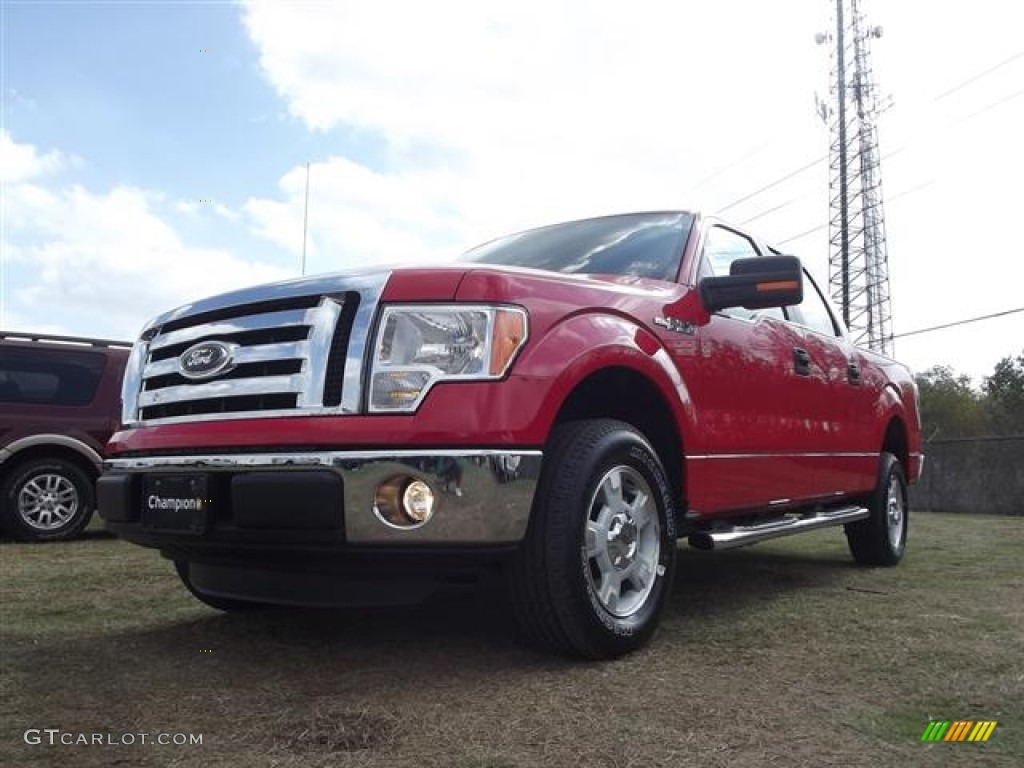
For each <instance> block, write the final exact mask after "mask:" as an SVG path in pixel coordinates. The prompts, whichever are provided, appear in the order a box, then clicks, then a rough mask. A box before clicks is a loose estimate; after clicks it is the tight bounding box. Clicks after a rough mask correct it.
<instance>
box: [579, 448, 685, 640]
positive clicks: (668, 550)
mask: <svg viewBox="0 0 1024 768" xmlns="http://www.w3.org/2000/svg"><path fill="white" fill-rule="evenodd" d="M589 464H590V466H589V468H588V471H587V473H586V481H585V482H584V483H582V484H581V487H580V489H579V491H578V492H577V494H576V504H574V511H575V514H576V519H575V526H574V528H573V535H572V536H570V537H569V540H568V542H567V550H568V551H567V552H566V553H565V554H566V557H567V559H569V561H570V564H569V565H570V567H571V568H572V569H573V570H574V573H573V577H574V579H575V580H576V582H577V584H578V588H577V589H575V590H574V592H575V593H576V594H577V595H578V598H577V600H576V601H575V603H576V604H575V607H576V610H577V613H578V617H579V619H580V620H581V621H582V622H583V623H584V625H585V626H588V627H589V628H590V629H591V630H592V631H593V632H594V633H595V634H596V635H597V636H599V637H603V638H604V644H605V645H608V646H610V647H611V648H610V649H611V650H612V652H618V650H620V649H619V648H618V647H617V646H622V648H621V650H629V649H631V648H633V647H635V646H636V645H638V644H642V643H643V642H644V641H645V640H646V639H647V637H648V636H649V635H650V634H651V633H653V632H654V629H655V628H656V626H657V623H658V618H659V616H660V614H661V612H662V610H663V609H664V606H665V602H666V596H667V593H668V591H669V587H670V585H671V583H672V578H673V575H674V565H675V557H674V554H675V546H676V530H675V525H676V520H675V514H674V508H673V504H672V500H671V499H672V496H671V493H670V490H669V486H668V481H667V479H666V477H665V471H664V469H663V468H662V466H661V463H660V462H659V461H658V459H657V458H656V455H655V453H654V450H653V449H652V448H651V446H650V445H649V444H648V443H647V442H646V440H644V439H643V438H642V437H641V436H640V435H639V434H637V433H635V432H633V431H628V430H625V429H623V430H618V431H615V432H612V433H610V434H608V435H607V436H605V438H604V439H603V440H601V442H600V443H599V444H598V446H597V447H596V448H595V450H593V452H592V455H591V457H590V462H589ZM620 465H625V466H628V467H631V468H632V469H635V470H636V471H637V472H639V473H640V475H641V476H642V477H643V478H644V480H645V481H646V482H647V484H648V486H649V487H650V489H651V491H652V493H653V494H654V496H655V505H656V507H657V509H658V525H659V530H660V547H659V552H658V566H657V568H656V571H655V581H654V585H653V587H652V588H651V592H650V594H649V595H648V596H647V600H646V602H645V603H644V605H643V607H642V608H641V609H640V610H639V611H637V612H636V613H634V614H632V615H630V616H627V617H617V616H613V615H612V614H611V613H609V612H608V611H607V610H606V609H605V608H604V606H603V605H601V601H600V599H599V598H598V595H597V593H596V591H595V589H594V587H593V585H592V583H591V580H590V579H589V578H588V573H587V569H588V567H589V566H588V561H587V558H586V557H585V555H584V529H585V526H586V519H587V513H588V512H589V504H590V500H591V498H592V496H593V495H594V492H595V490H596V488H597V484H598V483H599V482H600V481H601V479H602V478H603V477H604V475H605V474H606V473H607V472H608V470H610V469H612V468H613V467H615V466H620Z"/></svg>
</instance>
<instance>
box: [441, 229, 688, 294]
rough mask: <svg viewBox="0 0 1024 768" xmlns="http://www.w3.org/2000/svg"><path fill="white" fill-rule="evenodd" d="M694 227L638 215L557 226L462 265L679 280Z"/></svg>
mask: <svg viewBox="0 0 1024 768" xmlns="http://www.w3.org/2000/svg"><path fill="white" fill-rule="evenodd" d="M692 222H693V217H692V216H690V214H688V213H636V214H627V215H623V216H605V217H602V218H599V219H586V220H584V221H572V222H569V223H567V224H554V225H552V226H550V227H541V228H540V229H531V230H529V231H528V232H521V233H519V234H517V235H509V236H507V237H502V238H499V239H497V240H492V241H491V242H489V243H485V244H484V245H481V246H478V247H476V248H474V249H473V250H471V251H469V252H467V253H465V254H463V256H462V258H461V259H460V261H472V262H479V263H483V264H504V265H507V266H515V267H532V268H533V269H546V270H548V271H550V272H571V273H575V274H584V275H598V274H600V275H632V276H634V277H647V278H653V279H655V280H675V279H676V275H677V274H678V273H679V262H680V259H682V256H683V246H684V245H685V244H686V238H687V237H688V236H689V234H690V226H691V224H692Z"/></svg>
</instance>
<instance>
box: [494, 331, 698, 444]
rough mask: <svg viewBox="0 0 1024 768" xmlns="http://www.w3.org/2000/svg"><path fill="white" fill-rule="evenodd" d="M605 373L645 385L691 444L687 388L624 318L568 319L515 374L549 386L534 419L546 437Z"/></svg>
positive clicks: (653, 343) (662, 352)
mask: <svg viewBox="0 0 1024 768" xmlns="http://www.w3.org/2000/svg"><path fill="white" fill-rule="evenodd" d="M607 368H627V369H630V370H632V371H635V372H636V373H639V374H641V375H643V376H645V377H646V378H647V379H648V380H650V381H651V382H652V383H653V384H654V385H655V386H656V387H657V388H658V390H659V391H660V392H661V394H662V396H663V397H664V398H665V401H666V402H667V403H668V404H669V407H670V408H671V410H672V413H673V416H674V417H675V421H676V428H677V430H678V432H679V434H680V436H681V438H682V441H683V444H684V445H688V444H691V441H692V440H693V439H694V437H695V431H696V418H695V414H694V408H693V402H692V400H691V398H690V393H689V390H688V389H687V387H686V383H685V382H684V381H683V377H682V376H681V375H680V373H679V369H678V368H676V366H675V363H674V362H673V361H672V358H671V356H670V355H669V353H668V351H667V350H666V349H665V347H664V346H663V345H662V344H661V342H660V340H659V339H658V338H657V337H656V336H655V335H654V334H653V333H651V332H650V331H648V330H647V329H646V328H644V327H642V326H640V325H639V324H637V323H635V322H633V321H632V320H630V319H628V318H625V317H622V316H618V315H611V314H604V313H594V312H590V313H582V314H577V315H573V316H572V317H570V318H568V319H566V320H563V321H562V322H560V323H558V324H556V325H555V326H553V327H552V328H551V329H549V330H548V332H547V333H545V334H544V336H543V338H541V339H540V340H539V341H538V342H537V343H535V344H532V345H530V347H529V348H528V349H527V350H525V351H524V354H523V355H522V357H520V359H519V360H518V361H517V363H516V366H515V371H514V374H515V375H516V376H521V377H526V378H536V379H545V380H549V381H550V382H551V383H550V386H549V388H548V397H547V398H546V402H545V404H544V408H543V410H542V413H541V414H539V416H540V420H541V422H542V423H543V427H544V431H545V433H546V432H548V431H550V429H551V426H552V425H553V423H554V420H555V418H556V417H557V415H558V412H559V410H560V409H561V407H562V405H563V404H564V403H565V401H566V398H568V397H569V395H570V394H571V393H572V391H573V390H574V389H575V388H576V386H577V385H578V384H579V383H580V382H581V381H583V380H584V379H586V378H587V377H588V376H590V375H591V374H593V373H596V372H598V371H600V370H603V369H607Z"/></svg>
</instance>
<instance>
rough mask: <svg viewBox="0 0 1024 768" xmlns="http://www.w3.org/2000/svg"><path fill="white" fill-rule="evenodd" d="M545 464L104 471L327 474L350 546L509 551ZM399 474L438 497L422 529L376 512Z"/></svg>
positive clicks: (247, 465)
mask: <svg viewBox="0 0 1024 768" xmlns="http://www.w3.org/2000/svg"><path fill="white" fill-rule="evenodd" d="M541 460H542V453H541V452H540V451H528V450H524V451H501V450H462V449H455V450H426V451H411V450H406V451H324V452H308V453H287V454H286V453H254V454H225V455H204V456H147V457H139V458H121V459H108V460H107V461H105V462H104V464H103V467H104V470H105V475H104V479H106V478H108V477H109V478H111V479H113V478H115V477H117V478H124V477H125V476H126V475H127V476H139V475H148V474H155V473H166V474H170V473H178V472H184V473H189V472H209V473H228V474H230V475H232V476H243V475H251V474H254V473H263V474H266V473H271V474H277V473H287V472H297V471H305V472H309V471H311V470H321V471H324V470H326V471H330V472H333V473H336V474H337V475H338V476H339V477H340V479H341V482H342V487H343V509H338V510H337V511H336V514H337V520H339V521H343V526H344V535H345V541H346V542H347V543H349V544H373V545H432V544H433V545H439V544H444V545H459V544H511V543H515V542H518V541H520V540H522V538H523V537H524V536H525V534H526V527H527V524H528V522H529V518H530V507H531V505H532V503H533V495H534V491H535V489H536V484H537V479H538V477H539V475H540V467H541ZM399 475H405V476H409V477H412V478H415V479H418V480H422V481H424V482H426V483H427V484H428V485H430V487H431V489H432V490H433V491H434V496H435V498H436V500H437V502H436V504H437V507H436V511H435V513H434V515H433V517H432V518H431V519H430V520H429V521H427V522H426V523H425V524H423V525H422V526H420V527H417V528H408V529H406V528H395V527H394V526H391V525H389V524H388V523H386V522H384V520H383V519H382V518H381V517H380V516H379V515H378V514H377V513H376V512H375V509H374V506H375V497H376V493H377V488H378V486H380V485H381V483H384V482H385V481H387V480H389V479H391V478H394V477H395V476H399ZM101 482H102V481H101ZM129 485H130V484H129ZM135 485H138V484H137V483H136V484H135ZM298 488H299V490H298V492H296V494H295V499H294V508H293V509H289V510H287V511H286V513H287V515H289V516H293V517H294V519H295V520H296V521H297V527H301V525H298V523H299V522H301V517H302V515H303V498H302V493H301V486H298ZM128 495H129V496H130V498H131V499H132V501H131V502H130V504H131V505H137V506H138V507H141V504H142V498H141V491H140V490H139V489H138V488H137V487H136V488H134V489H133V490H132V491H130V492H129V494H128ZM102 496H103V494H101V508H100V514H101V515H103V516H104V517H107V518H108V521H110V519H111V518H110V517H109V516H108V515H106V514H104V509H103V507H102ZM129 512H130V510H129ZM331 512H332V513H333V510H331ZM137 519H138V518H137V517H136V518H135V520H128V521H125V520H119V521H118V523H119V524H122V523H125V522H137Z"/></svg>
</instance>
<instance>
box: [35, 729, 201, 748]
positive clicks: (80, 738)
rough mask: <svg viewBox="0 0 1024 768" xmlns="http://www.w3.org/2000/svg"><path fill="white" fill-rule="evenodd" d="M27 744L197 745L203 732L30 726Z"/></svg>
mask: <svg viewBox="0 0 1024 768" xmlns="http://www.w3.org/2000/svg"><path fill="white" fill-rule="evenodd" d="M23 738H24V739H25V743H26V744H32V745H40V744H42V745H47V746H51V747H56V746H59V745H64V746H68V747H72V746H82V747H84V746H91V747H129V746H134V745H136V744H157V745H161V746H163V745H172V746H178V747H186V746H195V745H197V744H200V745H201V744H202V743H203V734H201V733H147V732H144V731H141V732H136V733H128V732H126V733H83V732H75V731H63V730H61V729H60V728H29V729H28V730H27V731H25V734H24V736H23Z"/></svg>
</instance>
